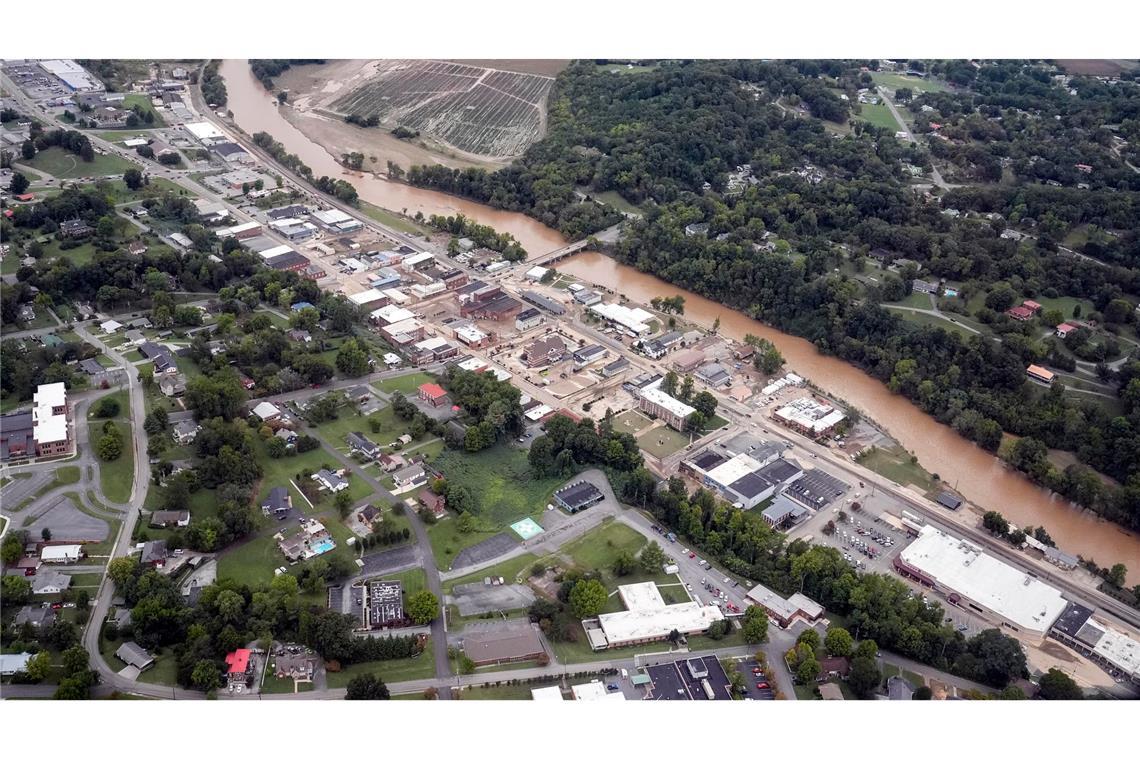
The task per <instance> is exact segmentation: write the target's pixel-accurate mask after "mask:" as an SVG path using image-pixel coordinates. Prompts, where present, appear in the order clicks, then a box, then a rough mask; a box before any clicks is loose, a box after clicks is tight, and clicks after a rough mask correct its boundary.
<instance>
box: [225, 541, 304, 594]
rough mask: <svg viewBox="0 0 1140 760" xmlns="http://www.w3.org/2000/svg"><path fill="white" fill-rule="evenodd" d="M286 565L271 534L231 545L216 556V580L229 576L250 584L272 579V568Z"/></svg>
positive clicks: (266, 581)
mask: <svg viewBox="0 0 1140 760" xmlns="http://www.w3.org/2000/svg"><path fill="white" fill-rule="evenodd" d="M282 565H285V566H288V563H287V562H286V561H285V557H284V556H282V554H281V550H280V549H278V548H277V542H276V541H274V540H273V536H272V534H268V533H267V534H264V535H259V536H256V537H255V538H252V539H250V540H249V541H246V542H244V543H241V544H238V545H236V546H231V547H229V548H228V549H226V551H224V552H222V553H221V554H220V555H219V556H218V580H222V579H225V578H231V579H233V580H235V581H237V582H238V583H247V584H249V585H250V586H254V585H257V584H258V583H268V582H269V581H271V580H273V570H274V568H278V567H281V566H282Z"/></svg>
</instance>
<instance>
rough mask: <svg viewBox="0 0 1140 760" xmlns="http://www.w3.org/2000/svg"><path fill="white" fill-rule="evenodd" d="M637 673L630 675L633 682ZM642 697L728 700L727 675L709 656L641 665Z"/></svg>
mask: <svg viewBox="0 0 1140 760" xmlns="http://www.w3.org/2000/svg"><path fill="white" fill-rule="evenodd" d="M640 678H641V677H640V676H634V677H633V682H634V683H635V684H636V683H638V681H639V680H640ZM642 683H643V684H644V685H645V686H646V692H647V693H646V697H645V698H646V699H652V700H654V701H689V702H697V701H706V700H707V701H728V700H731V699H732V687H731V685H730V684H729V680H728V674H727V673H725V672H724V668H723V667H721V664H720V661H719V660H717V658H716V657H715V656H713V655H705V656H704V657H690V658H688V659H686V660H677V661H676V662H670V663H666V664H662V665H650V666H648V667H646V668H645V681H642Z"/></svg>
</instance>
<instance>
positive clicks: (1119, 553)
mask: <svg viewBox="0 0 1140 760" xmlns="http://www.w3.org/2000/svg"><path fill="white" fill-rule="evenodd" d="M221 74H222V76H223V77H224V78H225V81H226V89H227V90H228V93H229V106H228V107H229V108H230V110H232V111H233V114H234V120H235V121H236V122H237V124H238V125H239V126H240V127H241V128H242V129H243V130H245V131H246V132H247V133H249V134H253V133H254V132H261V131H264V132H268V133H269V134H271V135H273V137H274V138H275V139H277V140H278V141H280V142H281V143H283V144H284V145H285V147H286V149H287V150H289V152H291V153H296V154H297V155H298V156H300V157H301V159H302V160H303V161H304V162H305V163H306V164H308V165H309V166H310V167H312V169H313V171H314V172H315V173H316V174H317V175H318V176H319V175H322V174H327V175H329V176H337V177H343V178H345V179H347V180H349V181H350V182H352V184H353V185H354V186H355V187H356V189H357V192H358V193H359V194H360V197H361V198H362V199H364V200H366V201H368V202H370V203H373V204H375V205H377V206H382V207H383V208H386V209H391V210H395V211H400V210H403V209H407V211H408V213H409V214H414V213H415V212H416V211H422V212H423V213H424V214H425V215H430V214H456V213H462V214H463V215H465V216H467V217H470V218H472V219H476V220H478V221H479V222H480V223H482V224H488V225H491V226H492V227H494V228H495V229H497V230H499V231H501V232H509V233H511V234H512V235H514V236H515V238H517V239H518V240H519V242H521V243H522V245H523V246H524V247H525V248H526V249H527V250H528V251H529V252H530V253H531V254H532V255H537V254H540V253H544V252H547V251H552V250H555V249H557V248H561V247H562V246H564V245H565V244H566V242H567V241H566V240H565V239H564V238H563V236H562V235H560V234H559V233H558V232H557V231H555V230H552V229H550V228H549V227H546V226H544V225H542V224H540V223H539V222H537V221H535V220H533V219H531V218H530V217H527V216H525V215H523V214H518V213H512V212H507V211H499V210H497V209H493V208H490V207H488V206H484V205H482V204H479V203H473V202H471V201H466V200H463V199H460V198H456V197H453V196H450V195H447V194H444V193H437V192H434V191H431V190H421V189H418V188H413V187H409V186H407V185H403V184H399V183H394V182H388V181H386V180H383V179H379V178H375V177H372V176H370V175H369V176H349V175H346V174H345V173H344V170H343V168H342V167H341V166H340V165H339V164H337V163H336V161H335V160H334V159H333V157H332V156H331V155H330V154H329V153H328V152H327V151H326V150H325V149H324V148H322V147H321V146H319V145H318V144H316V143H315V142H313V141H312V140H310V139H309V138H308V137H306V136H305V135H304V134H303V133H302V132H301V131H300V130H298V129H297V128H296V127H294V126H293V125H292V124H290V123H289V122H288V121H286V120H285V118H284V117H283V116H282V115H281V114H280V113H279V112H278V106H277V103H276V100H275V99H274V98H273V97H271V96H270V95H269V93H267V92H266V91H265V89H264V88H263V87H262V86H261V84H260V83H259V82H258V81H257V80H256V79H255V78H254V77H253V75H252V74H251V73H250V69H249V65H248V62H247V61H244V60H226V61H224V62H223V63H222V65H221ZM558 268H559V269H560V270H562V271H565V272H568V273H570V274H573V275H575V276H577V277H580V278H582V279H583V280H586V281H588V282H593V283H596V284H599V285H603V286H605V287H607V288H609V289H611V290H613V291H614V292H617V293H622V294H624V295H626V296H628V297H629V298H630V299H632V300H633V301H636V302H640V303H648V302H649V301H650V299H652V298H654V297H656V296H668V295H678V294H679V295H683V296H684V297H685V316H686V318H688V319H690V320H692V321H694V322H696V323H698V324H701V325H706V326H707V325H711V324H712V323H713V321H714V320H716V319H717V318H718V317H719V318H720V330H721V333H722V334H724V335H726V336H728V337H730V338H735V339H740V338H742V337H744V335H745V334H746V333H753V334H756V335H760V336H762V337H764V338H767V339H768V340H771V341H772V342H773V343H774V344H775V345H776V346H778V347H779V349H780V351H781V352H782V353H783V354H784V356H785V357H786V358H787V360H788V366H789V367H790V368H792V369H794V370H795V371H796V372H798V373H800V374H802V375H803V376H804V377H807V378H808V379H810V380H811V381H812V382H814V383H815V384H816V385H818V386H819V387H821V388H823V389H824V390H826V391H828V392H829V393H832V394H834V395H836V396H838V397H840V398H843V399H846V400H847V401H848V402H849V403H851V404H852V405H854V406H855V407H857V408H858V409H860V410H862V411H863V412H864V413H866V414H867V415H868V416H870V417H871V418H872V419H874V420H875V421H876V422H877V423H879V424H880V425H882V426H883V427H884V428H886V430H887V431H888V432H889V433H890V434H891V436H892V437H894V438H895V439H896V440H898V441H899V443H901V444H902V446H903V447H905V448H906V449H907V450H908V451H911V452H913V453H914V454H915V455H916V456H917V457H918V461H919V462H920V463H921V464H922V466H923V467H925V468H926V469H927V470H928V471H930V472H936V473H938V474H939V475H940V476H941V477H942V479H943V481H945V482H946V483H947V484H949V485H951V486H954V487H955V488H956V489H957V490H959V491H960V492H961V493H962V494H963V495H964V496H965V497H966V498H967V499H969V500H970V501H972V502H973V503H975V504H978V505H979V506H982V507H985V508H987V509H996V510H998V511H1000V512H1001V513H1002V514H1004V515H1005V516H1006V517H1007V518H1008V519H1009V520H1010V521H1012V522H1014V523H1016V524H1018V525H1043V526H1044V527H1045V529H1046V530H1048V531H1049V533H1050V535H1052V536H1053V537H1054V539H1055V540H1056V541H1057V543H1058V544H1059V545H1060V546H1061V548H1063V549H1064V550H1066V551H1068V552H1071V553H1075V554H1082V555H1084V556H1086V557H1092V558H1094V559H1095V560H1096V561H1097V562H1098V563H1100V564H1102V565H1108V564H1112V563H1114V562H1124V563H1125V564H1126V565H1128V567H1129V568H1131V569H1133V570H1134V571H1135V572H1140V536H1137V535H1136V534H1132V533H1128V532H1126V531H1124V530H1123V529H1122V528H1119V527H1117V526H1116V525H1114V524H1113V523H1110V522H1108V521H1105V520H1101V519H1099V518H1097V517H1096V516H1094V515H1091V514H1089V513H1086V512H1083V511H1081V510H1078V509H1075V508H1073V507H1072V506H1070V505H1069V504H1068V502H1066V501H1065V500H1063V499H1060V498H1057V497H1052V496H1050V494H1049V493H1048V492H1046V491H1045V490H1044V489H1040V488H1037V487H1036V486H1034V485H1033V484H1031V483H1030V482H1029V481H1028V480H1026V479H1025V478H1023V477H1021V476H1020V475H1018V474H1016V473H1014V472H1011V471H1009V470H1007V469H1005V467H1004V466H1003V465H1002V464H1001V462H1000V461H999V460H998V459H996V458H995V457H993V456H991V455H990V454H988V453H986V452H985V451H983V450H982V449H979V448H978V447H977V446H974V445H973V444H971V443H970V442H968V441H966V440H965V439H963V438H961V437H960V436H959V435H958V434H957V433H955V432H954V431H953V430H951V429H950V428H949V427H947V426H945V425H941V424H939V423H938V422H936V421H935V420H934V419H932V418H931V417H929V416H927V415H926V414H924V413H923V412H921V411H920V410H919V409H918V408H916V407H915V406H914V405H912V404H911V403H910V402H909V401H907V400H906V399H904V398H902V397H901V396H896V395H893V394H892V393H890V392H889V391H888V390H887V388H886V386H885V385H883V384H882V383H880V382H879V381H877V380H875V379H873V378H871V377H869V376H868V375H865V374H863V373H862V372H860V371H859V370H857V369H855V368H854V367H852V366H850V365H848V364H846V363H845V362H843V361H840V360H839V359H835V358H832V357H827V356H822V355H821V354H819V353H818V352H817V351H816V350H815V347H814V346H813V345H812V344H811V343H809V342H808V341H806V340H803V339H801V338H795V337H792V336H790V335H786V334H784V333H781V332H778V331H776V330H773V329H771V328H769V327H766V326H764V325H762V324H760V323H759V322H756V321H754V320H752V319H749V318H748V317H747V316H745V315H743V314H741V313H739V312H735V311H733V310H731V309H728V308H726V307H724V306H721V305H720V304H717V303H715V302H714V301H710V300H709V299H707V298H703V297H701V296H698V295H696V294H694V293H690V292H688V291H686V290H682V289H680V288H676V287H674V286H672V285H669V284H668V283H666V282H664V281H662V280H660V279H658V278H656V277H653V276H652V275H647V274H644V273H642V272H638V271H637V270H636V269H634V268H632V267H628V266H625V265H623V264H619V263H617V262H616V261H614V260H613V259H610V258H608V257H606V256H603V255H601V254H597V253H589V252H588V253H581V254H578V255H576V256H574V257H572V258H570V259H567V260H564V261H562V262H560V263H559V265H558Z"/></svg>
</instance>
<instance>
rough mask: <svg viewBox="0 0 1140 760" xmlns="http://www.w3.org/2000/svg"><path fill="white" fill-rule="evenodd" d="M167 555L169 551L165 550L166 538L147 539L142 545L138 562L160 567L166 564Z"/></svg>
mask: <svg viewBox="0 0 1140 760" xmlns="http://www.w3.org/2000/svg"><path fill="white" fill-rule="evenodd" d="M169 556H170V553H169V552H168V551H167V550H166V539H159V540H157V541H147V542H146V543H144V544H143V545H142V554H141V555H140V556H139V563H140V564H143V565H150V566H151V567H162V566H164V565H165V564H166V559H167V557H169Z"/></svg>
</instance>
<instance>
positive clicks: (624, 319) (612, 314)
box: [590, 303, 653, 334]
mask: <svg viewBox="0 0 1140 760" xmlns="http://www.w3.org/2000/svg"><path fill="white" fill-rule="evenodd" d="M590 311H592V312H594V313H595V314H597V315H598V316H600V317H602V318H603V319H608V320H610V321H611V322H616V323H617V324H619V325H621V326H622V327H625V328H627V329H629V330H632V331H633V332H635V333H639V334H640V333H644V332H648V331H649V325H648V324H647V323H648V322H649V321H650V320H652V319H653V315H652V314H650V313H649V312H648V311H645V310H644V309H630V308H628V307H626V306H622V305H621V304H617V303H597V304H594V305H593V306H591V307H590Z"/></svg>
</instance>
